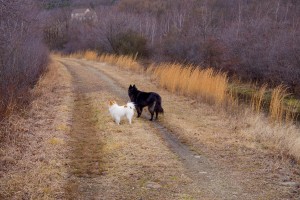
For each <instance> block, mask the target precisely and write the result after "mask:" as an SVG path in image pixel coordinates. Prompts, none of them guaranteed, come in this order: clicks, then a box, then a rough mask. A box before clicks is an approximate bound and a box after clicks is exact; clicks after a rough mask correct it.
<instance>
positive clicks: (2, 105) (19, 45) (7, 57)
mask: <svg viewBox="0 0 300 200" xmlns="http://www.w3.org/2000/svg"><path fill="white" fill-rule="evenodd" d="M0 10H1V12H0V41H1V42H0V58H1V59H0V118H2V117H4V116H7V115H8V114H9V113H10V112H12V111H13V110H14V109H15V107H22V106H24V105H26V104H28V103H29V102H30V92H29V91H30V89H31V88H32V87H33V86H34V84H35V83H36V82H37V80H38V79H39V76H40V75H41V74H42V73H43V72H44V71H45V69H46V67H47V62H48V50H47V47H46V45H44V43H43V37H42V33H43V32H42V29H41V27H42V24H41V20H40V19H39V18H38V17H37V16H38V15H39V13H40V10H39V9H38V8H37V7H36V6H35V2H34V1H33V0H25V1H21V0H16V1H0Z"/></svg>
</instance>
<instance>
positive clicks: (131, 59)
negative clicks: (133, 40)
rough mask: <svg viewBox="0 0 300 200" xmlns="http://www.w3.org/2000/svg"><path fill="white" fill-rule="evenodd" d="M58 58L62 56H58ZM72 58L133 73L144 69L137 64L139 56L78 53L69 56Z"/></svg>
mask: <svg viewBox="0 0 300 200" xmlns="http://www.w3.org/2000/svg"><path fill="white" fill-rule="evenodd" d="M56 55H57V56H61V55H59V54H56ZM69 57H70V58H77V59H82V58H84V59H87V60H92V61H98V62H105V63H109V64H111V65H116V66H118V67H121V68H124V69H129V70H133V71H141V70H142V67H141V65H140V64H139V63H138V62H137V55H134V56H126V55H113V54H101V55H98V54H97V53H96V52H95V51H90V50H89V51H85V52H76V53H73V54H70V55H69Z"/></svg>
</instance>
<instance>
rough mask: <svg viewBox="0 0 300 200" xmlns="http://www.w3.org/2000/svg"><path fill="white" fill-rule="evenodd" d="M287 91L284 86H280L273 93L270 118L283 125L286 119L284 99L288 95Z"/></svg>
mask: <svg viewBox="0 0 300 200" xmlns="http://www.w3.org/2000/svg"><path fill="white" fill-rule="evenodd" d="M286 91H287V89H286V87H284V86H283V85H279V86H277V87H276V88H274V89H273V91H272V96H271V102H270V108H269V112H270V118H271V119H272V121H275V122H279V123H281V122H282V120H283V118H284V114H285V112H284V101H283V100H284V98H285V97H286V96H287V95H288V94H287V92H286Z"/></svg>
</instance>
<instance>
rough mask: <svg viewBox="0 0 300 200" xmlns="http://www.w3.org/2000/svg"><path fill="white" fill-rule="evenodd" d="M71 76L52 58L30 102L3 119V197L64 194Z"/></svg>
mask: <svg viewBox="0 0 300 200" xmlns="http://www.w3.org/2000/svg"><path fill="white" fill-rule="evenodd" d="M70 82H71V81H70V76H69V74H68V73H67V71H66V70H64V69H63V68H61V67H60V66H58V64H57V63H52V64H51V65H50V66H49V70H48V71H47V73H46V74H45V75H44V76H43V77H42V78H41V79H40V80H39V81H38V83H37V85H36V86H35V88H34V89H33V90H31V94H32V97H34V100H33V101H32V102H31V104H30V106H29V107H27V108H26V109H23V110H22V111H15V112H13V113H12V114H11V115H10V116H9V117H8V118H5V119H4V120H2V121H1V124H0V198H1V199H61V198H62V194H63V185H64V179H65V176H66V171H67V169H66V166H65V165H64V163H63V162H64V160H65V155H64V154H65V151H66V146H65V145H66V142H65V137H66V135H65V133H66V132H68V121H69V120H70V119H69V111H70V108H68V107H66V106H63V104H64V105H65V104H66V102H68V104H70V102H69V101H72V98H71V97H70ZM62 102H64V103H62ZM45 116H47V117H45Z"/></svg>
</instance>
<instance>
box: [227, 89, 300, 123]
mask: <svg viewBox="0 0 300 200" xmlns="http://www.w3.org/2000/svg"><path fill="white" fill-rule="evenodd" d="M258 89H259V88H257V87H255V86H253V85H251V84H235V83H231V84H230V85H229V87H228V90H229V91H228V92H230V93H233V94H234V96H235V98H238V99H240V100H242V101H244V102H246V103H249V102H250V101H251V98H252V96H253V95H254V94H255V92H257V91H258ZM272 91H273V90H272V89H267V90H266V92H265V93H264V96H263V99H262V106H263V110H265V111H267V112H268V111H269V107H270V102H271V97H272ZM283 105H284V111H285V112H291V113H292V115H293V116H295V118H297V119H298V118H299V116H300V99H297V98H296V97H294V96H293V95H287V96H286V97H285V98H284V100H283ZM297 116H298V117H297ZM298 120H299V119H298Z"/></svg>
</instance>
